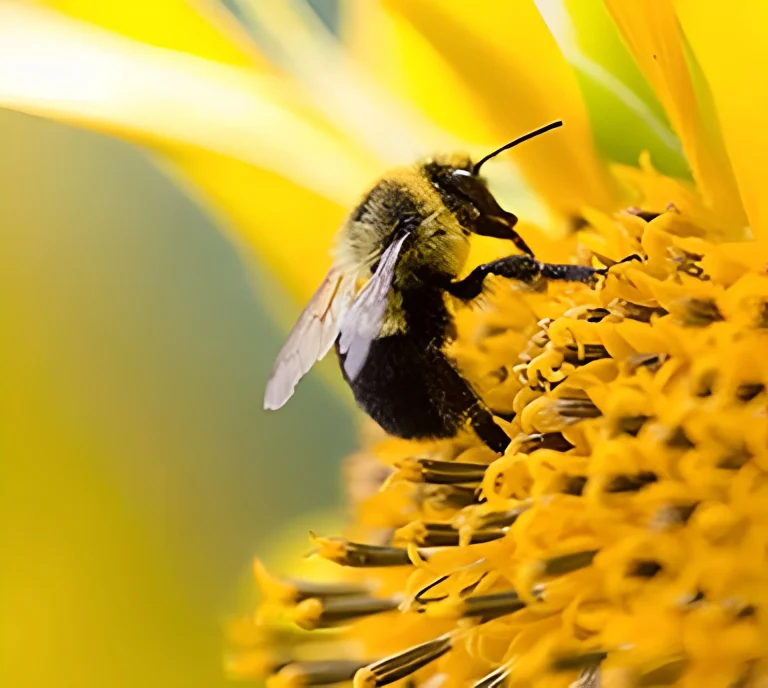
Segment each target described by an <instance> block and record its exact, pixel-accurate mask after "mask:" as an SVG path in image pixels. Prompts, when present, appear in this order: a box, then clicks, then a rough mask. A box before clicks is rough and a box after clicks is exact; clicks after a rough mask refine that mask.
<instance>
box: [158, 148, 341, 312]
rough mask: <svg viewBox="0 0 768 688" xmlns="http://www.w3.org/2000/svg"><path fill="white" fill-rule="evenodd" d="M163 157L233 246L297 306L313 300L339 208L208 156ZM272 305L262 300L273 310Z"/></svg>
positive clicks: (171, 152)
mask: <svg viewBox="0 0 768 688" xmlns="http://www.w3.org/2000/svg"><path fill="white" fill-rule="evenodd" d="M163 157H164V158H165V159H167V160H169V161H170V162H171V163H172V165H173V167H174V169H175V171H176V174H178V175H180V176H181V177H182V179H184V180H186V181H187V183H188V184H189V183H191V185H190V192H191V193H193V194H197V195H198V196H199V198H200V199H201V201H202V202H203V204H204V205H206V206H208V207H211V208H214V209H216V213H217V214H218V215H219V217H220V219H221V220H223V222H220V224H221V225H223V226H224V227H225V228H227V229H228V230H230V233H231V235H232V238H233V239H234V241H235V243H236V244H240V245H244V248H245V251H246V253H247V252H249V251H255V253H256V254H257V256H258V257H259V258H260V259H262V260H263V261H264V262H265V263H266V264H267V265H268V266H269V268H270V269H272V270H273V271H274V272H275V273H276V274H277V275H278V276H279V277H280V279H281V282H282V284H283V286H285V287H286V288H287V289H288V291H289V293H290V294H291V295H292V296H294V297H295V298H296V300H297V301H298V302H299V303H303V302H305V301H306V300H307V299H308V298H309V297H310V296H311V295H312V293H313V292H314V291H315V289H317V286H318V285H319V284H320V282H321V281H322V278H323V275H324V274H325V273H326V271H327V270H328V267H329V266H330V264H331V258H330V249H331V245H332V240H333V235H334V233H335V232H336V230H337V229H338V227H339V225H340V224H341V222H342V220H343V218H344V215H345V212H346V210H345V208H344V207H343V206H341V205H339V204H338V203H334V202H333V201H331V200H329V199H328V198H325V197H323V196H320V195H318V194H316V193H313V192H311V191H309V190H308V189H306V188H302V187H301V186H299V185H298V184H296V183H295V182H293V181H290V180H288V179H286V178H285V177H281V176H279V175H276V174H274V173H272V172H268V171H266V170H263V169H259V168H256V167H253V166H251V165H247V164H245V163H242V162H239V161H237V160H232V159H231V158H226V157H224V156H220V155H216V154H213V153H209V152H206V151H201V150H193V149H188V148H187V149H184V148H174V149H167V150H166V151H165V152H164V156H163ZM270 301H271V299H265V303H266V304H267V305H268V306H269V305H276V306H277V304H271V303H270ZM285 310H286V309H284V308H283V309H281V308H278V307H276V308H275V309H273V313H274V314H276V315H278V316H279V315H280V313H281V312H282V313H283V314H284V313H285ZM285 324H286V325H290V324H291V323H289V322H286V323H285Z"/></svg>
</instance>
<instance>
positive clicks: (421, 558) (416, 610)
mask: <svg viewBox="0 0 768 688" xmlns="http://www.w3.org/2000/svg"><path fill="white" fill-rule="evenodd" d="M697 212H699V211H697ZM702 212H703V211H702ZM696 217H698V215H697V214H696V213H693V215H692V216H690V217H689V216H687V215H686V214H685V212H684V211H681V210H680V209H678V208H675V207H674V206H670V208H669V209H668V210H667V211H666V212H662V213H656V212H653V213H650V212H643V211H642V210H632V211H631V212H628V213H619V214H618V215H616V216H603V215H599V214H597V213H590V214H588V224H587V226H585V227H583V228H582V229H581V230H580V236H579V242H580V244H581V245H580V247H579V249H578V250H577V251H576V253H575V254H574V260H575V259H576V256H579V257H580V258H581V259H582V260H584V256H585V255H588V256H591V257H590V260H591V261H592V265H593V266H595V267H605V268H606V271H605V274H604V275H603V276H601V278H600V280H599V283H598V284H597V285H582V284H575V285H574V284H558V283H554V282H553V283H550V284H548V285H547V287H546V290H545V291H541V290H525V289H518V288H514V289H507V290H502V289H498V290H497V291H496V292H495V293H494V295H493V297H492V298H491V299H490V303H489V306H488V308H486V309H485V310H483V311H480V312H471V313H466V314H464V315H462V316H461V317H460V318H459V326H460V327H459V337H458V339H457V340H456V342H455V343H454V345H453V349H452V351H451V353H452V355H453V356H454V357H455V359H456V360H457V362H458V364H459V365H460V366H462V367H463V369H464V370H466V371H467V374H468V375H469V376H470V377H471V378H472V380H473V384H476V385H477V388H478V389H481V390H483V392H484V397H486V398H487V399H489V400H492V406H493V408H494V409H496V408H499V409H502V410H503V412H500V414H499V416H498V417H497V422H498V424H499V425H500V426H501V427H502V428H503V429H504V431H505V432H506V433H507V434H508V435H509V437H510V439H511V443H510V446H509V448H508V450H507V452H506V454H505V455H504V456H501V457H494V455H493V454H492V452H491V453H489V451H488V449H487V448H486V447H485V446H482V445H479V444H478V440H476V439H475V438H474V436H472V435H470V434H467V435H463V434H462V435H460V436H458V437H456V438H455V439H453V440H450V441H441V442H434V443H431V444H429V443H424V442H406V441H402V440H390V439H383V440H382V439H377V440H374V441H373V442H372V443H370V444H369V446H367V447H366V448H365V455H366V457H367V460H366V471H367V472H368V473H370V465H371V462H373V463H374V464H375V465H378V466H379V467H380V470H378V471H377V473H376V474H377V475H378V476H380V478H379V480H378V482H377V483H376V485H373V486H369V487H370V488H372V489H368V490H366V491H365V492H360V491H358V492H357V493H356V498H355V500H354V503H353V505H352V506H353V513H354V519H353V520H352V522H351V523H350V524H349V528H348V531H347V532H346V533H344V536H345V537H343V538H323V537H315V538H314V544H315V547H316V550H315V556H316V557H318V558H321V559H327V560H330V561H332V562H335V564H336V565H337V566H336V569H337V573H338V580H337V581H336V582H335V583H333V584H328V583H327V582H326V583H323V584H319V583H309V582H306V581H289V580H287V579H282V578H279V577H275V576H272V575H271V574H268V573H267V572H266V571H265V570H264V569H263V567H261V566H257V568H256V577H257V581H258V583H259V585H260V587H261V590H262V595H263V600H262V603H261V607H260V609H262V610H263V609H264V608H268V609H269V610H271V612H270V614H264V613H261V614H259V613H257V614H256V615H255V617H254V616H251V617H250V620H249V621H246V622H245V623H246V625H247V624H249V623H250V624H251V625H252V626H253V630H254V632H255V631H258V630H259V629H261V630H260V632H259V633H256V635H258V640H257V641H254V642H253V643H252V644H251V645H250V646H249V647H247V648H241V649H239V650H237V651H236V653H235V654H236V656H238V652H239V653H240V654H239V656H240V657H241V658H246V659H247V658H248V657H253V658H254V659H252V660H251V662H250V664H249V663H248V661H246V659H243V660H242V661H241V662H240V663H239V665H238V666H239V668H240V670H239V672H238V675H239V676H243V675H249V676H251V677H257V676H267V677H268V681H269V685H272V686H275V688H277V687H282V686H285V687H286V688H293V687H294V686H295V687H297V688H299V687H301V688H303V687H304V686H311V685H328V684H331V683H343V682H351V684H352V685H353V686H354V687H355V688H378V687H379V686H385V685H389V684H394V683H398V684H399V685H403V686H405V685H408V686H422V685H423V686H426V687H429V688H437V687H441V688H442V687H443V686H445V687H451V686H471V685H474V686H476V687H477V688H495V687H496V686H501V685H505V686H508V687H513V686H520V687H521V688H522V687H523V686H525V687H526V688H527V687H529V686H563V687H565V686H593V685H601V684H603V683H604V684H605V685H606V686H613V685H616V686H650V685H664V686H678V685H679V686H697V688H698V687H709V686H712V687H713V688H714V687H725V686H737V685H738V686H749V685H762V684H763V683H764V682H765V681H766V680H768V416H767V413H768V392H767V391H766V390H768V356H766V352H768V318H766V313H768V275H766V272H765V270H764V269H762V268H760V267H759V266H760V261H758V260H756V259H755V257H754V256H749V257H748V258H742V257H743V256H746V255H747V253H748V252H745V251H743V250H736V249H734V248H733V245H729V244H724V243H718V242H716V241H709V240H705V239H703V238H702V237H704V236H712V233H711V232H710V233H708V232H706V231H704V229H703V228H701V227H699V226H698V225H697V223H696ZM590 250H593V251H594V253H591V254H590ZM755 250H756V251H757V250H758V249H757V247H756V248H755ZM598 256H599V257H598ZM502 370H503V371H505V372H504V374H503V375H501V374H499V371H502ZM489 403H490V402H489ZM509 409H513V413H509V411H508V410H509ZM502 416H503V417H502ZM355 465H356V466H359V465H361V464H360V461H359V455H357V456H356V463H355ZM353 473H354V470H352V469H350V471H349V477H350V479H351V480H354V479H355V477H354V475H353ZM280 624H283V625H286V624H287V625H289V626H290V625H294V626H296V625H298V626H299V627H300V628H298V629H297V632H299V633H300V634H301V635H300V636H299V640H295V639H291V640H286V639H285V637H284V636H280V634H277V635H274V634H273V635H270V632H269V629H273V630H274V628H275V627H279V626H280ZM302 629H318V630H313V631H311V632H306V631H305V630H302ZM316 633H318V634H321V635H320V636H319V638H320V640H319V641H313V640H311V638H313V637H314V635H315V634H316ZM323 634H325V635H323ZM267 658H270V661H267ZM278 659H279V660H280V661H277V660H278ZM249 668H250V673H249V672H248V671H247V669H249Z"/></svg>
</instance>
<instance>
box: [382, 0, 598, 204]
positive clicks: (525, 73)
mask: <svg viewBox="0 0 768 688" xmlns="http://www.w3.org/2000/svg"><path fill="white" fill-rule="evenodd" d="M385 4H386V6H387V7H391V8H393V9H394V10H396V11H397V12H399V13H400V14H401V15H402V16H403V17H405V18H406V19H407V20H408V21H410V22H411V23H412V24H413V26H414V27H415V28H416V29H417V30H418V31H419V32H420V33H421V34H422V35H423V36H424V37H425V38H426V39H427V40H428V41H429V42H430V43H431V44H432V45H433V46H434V48H435V50H436V51H437V52H438V53H439V54H440V55H442V56H443V58H444V59H445V60H446V61H447V62H448V63H449V64H450V66H451V67H452V69H453V70H455V72H456V74H457V75H458V77H459V78H460V79H461V80H462V82H463V83H464V85H465V87H466V88H467V89H468V90H469V91H470V92H471V93H473V94H475V96H476V98H477V102H479V103H483V104H484V113H485V117H486V119H487V120H488V122H490V123H492V125H493V127H494V129H495V130H496V131H503V132H505V134H504V136H503V138H504V139H507V140H508V139H511V138H514V137H515V136H518V135H519V134H521V133H524V132H525V131H528V130H531V129H534V128H536V127H539V126H541V125H542V124H546V123H547V122H549V121H552V120H555V119H562V120H564V122H565V127H564V128H563V129H562V130H558V131H557V132H555V133H553V134H548V135H547V136H543V137H541V138H540V139H537V140H536V141H535V142H533V143H530V144H527V145H526V146H521V147H520V148H519V149H517V150H515V152H514V153H512V154H510V157H511V159H513V160H514V162H515V163H516V164H518V165H519V167H520V169H521V170H522V171H523V173H524V175H525V177H526V178H527V180H528V181H529V182H530V184H531V185H532V186H533V188H534V189H535V190H536V191H537V192H538V193H540V194H541V195H542V196H543V197H544V198H545V199H546V201H547V203H548V204H549V205H550V206H551V207H552V208H553V209H554V210H556V211H557V212H558V213H560V214H562V215H564V216H573V215H576V214H578V213H579V211H580V210H581V208H582V207H583V206H584V205H585V204H588V205H591V206H593V207H598V208H610V207H612V205H613V198H612V195H611V191H610V189H609V187H608V182H607V179H606V175H605V173H604V170H603V169H602V167H601V166H600V164H599V162H598V160H597V156H596V154H595V150H594V146H593V142H592V136H591V133H590V130H589V122H588V119H587V113H586V109H585V107H584V104H583V102H582V100H581V94H580V92H579V87H578V84H577V82H576V77H575V75H574V73H573V71H572V69H571V67H570V66H569V65H568V64H567V62H566V60H565V58H564V57H563V55H562V54H561V52H560V50H559V49H558V47H557V44H556V42H555V40H554V38H553V37H552V35H551V34H550V33H549V30H548V29H547V27H546V25H545V23H544V21H543V19H542V18H541V16H540V15H539V13H538V11H537V9H536V7H535V6H534V4H533V2H530V1H529V0H515V2H507V1H504V0H497V1H495V2H489V3H484V4H483V5H477V4H476V3H461V2H438V0H422V1H420V2H412V1H411V0H386V3H385ZM419 76H420V83H421V85H422V86H423V87H427V85H428V84H429V82H430V79H431V73H430V72H429V71H425V72H424V73H422V74H420V75H419ZM453 106H454V107H457V108H461V107H463V106H464V104H463V103H462V102H460V101H458V102H455V103H454V105H453Z"/></svg>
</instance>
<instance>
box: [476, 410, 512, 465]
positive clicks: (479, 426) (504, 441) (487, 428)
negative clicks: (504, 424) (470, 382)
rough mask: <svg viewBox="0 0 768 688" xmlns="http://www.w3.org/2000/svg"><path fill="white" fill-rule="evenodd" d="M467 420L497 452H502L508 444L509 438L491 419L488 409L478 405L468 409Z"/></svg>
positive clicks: (480, 436) (478, 434)
mask: <svg viewBox="0 0 768 688" xmlns="http://www.w3.org/2000/svg"><path fill="white" fill-rule="evenodd" d="M469 422H470V425H471V426H472V429H473V430H474V431H475V433H476V434H477V436H478V437H479V438H480V439H481V440H483V442H485V444H486V445H487V446H489V447H490V448H491V449H493V451H495V452H496V453H497V454H503V453H504V452H505V451H506V449H507V447H508V446H509V443H510V439H509V437H508V435H507V433H506V432H504V431H503V430H502V429H501V428H500V427H499V426H498V425H496V422H495V421H494V420H493V416H492V415H491V413H490V411H488V409H486V408H483V407H482V406H480V405H477V406H475V408H473V409H472V410H471V411H470V414H469Z"/></svg>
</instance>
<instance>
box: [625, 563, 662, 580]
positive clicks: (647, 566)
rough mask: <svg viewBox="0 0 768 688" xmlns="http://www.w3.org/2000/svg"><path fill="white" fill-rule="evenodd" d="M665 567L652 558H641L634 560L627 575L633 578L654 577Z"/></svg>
mask: <svg viewBox="0 0 768 688" xmlns="http://www.w3.org/2000/svg"><path fill="white" fill-rule="evenodd" d="M663 568H664V567H663V566H662V565H661V564H659V562H657V561H653V560H652V559H639V560H637V561H633V562H632V564H631V565H630V567H629V570H628V571H627V575H628V576H630V577H632V578H653V577H654V576H655V575H656V574H657V573H660V572H661V571H662V569H663Z"/></svg>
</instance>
